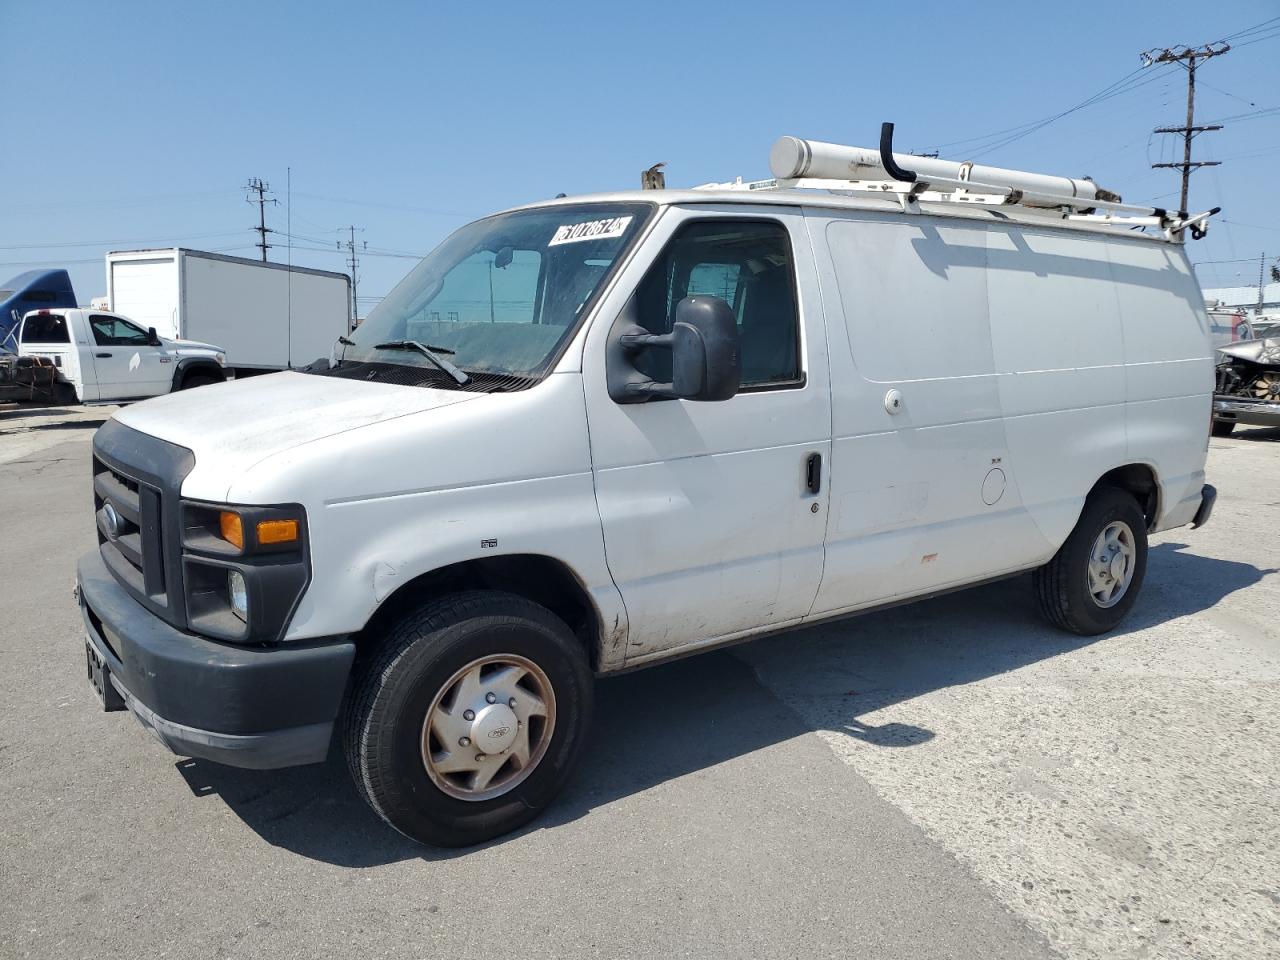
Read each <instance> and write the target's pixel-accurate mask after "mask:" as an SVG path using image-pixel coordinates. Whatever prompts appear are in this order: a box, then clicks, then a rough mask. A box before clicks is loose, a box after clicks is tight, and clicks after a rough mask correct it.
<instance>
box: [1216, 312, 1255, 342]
mask: <svg viewBox="0 0 1280 960" xmlns="http://www.w3.org/2000/svg"><path fill="white" fill-rule="evenodd" d="M1208 314H1209V341H1210V343H1211V344H1212V345H1213V346H1215V347H1225V346H1227V344H1230V343H1238V342H1239V341H1241V340H1252V339H1254V337H1255V336H1259V334H1256V333H1255V332H1254V330H1253V327H1252V326H1251V325H1250V323H1249V320H1248V318H1247V317H1245V315H1244V311H1242V310H1232V309H1229V308H1226V307H1222V306H1217V305H1215V306H1211V307H1209V308H1208Z"/></svg>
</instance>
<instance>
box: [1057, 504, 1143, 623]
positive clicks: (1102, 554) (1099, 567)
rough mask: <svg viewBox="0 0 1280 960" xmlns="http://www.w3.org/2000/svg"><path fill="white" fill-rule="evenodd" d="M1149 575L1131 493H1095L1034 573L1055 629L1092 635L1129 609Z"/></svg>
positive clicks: (1139, 519)
mask: <svg viewBox="0 0 1280 960" xmlns="http://www.w3.org/2000/svg"><path fill="white" fill-rule="evenodd" d="M1146 572H1147V523H1146V518H1145V517H1144V516H1143V515H1142V511H1141V510H1140V509H1139V508H1138V503H1137V501H1136V500H1135V499H1134V498H1133V496H1132V494H1129V493H1127V492H1125V491H1124V490H1119V489H1117V488H1115V487H1103V488H1101V489H1099V490H1095V491H1094V492H1093V493H1092V494H1090V495H1089V498H1088V499H1087V500H1086V501H1085V504H1084V510H1082V511H1081V513H1080V519H1079V521H1077V523H1076V526H1075V529H1074V530H1072V531H1071V535H1070V536H1069V537H1067V541H1066V543H1064V544H1063V545H1062V548H1061V549H1060V550H1058V552H1057V553H1056V554H1055V555H1054V557H1053V559H1052V560H1050V561H1049V562H1048V563H1046V564H1045V565H1044V566H1043V567H1041V568H1040V569H1039V570H1037V571H1036V572H1035V574H1034V581H1035V589H1036V598H1037V600H1038V601H1039V605H1040V611H1041V613H1043V614H1044V616H1045V617H1046V619H1048V620H1049V622H1050V623H1052V624H1053V625H1054V626H1056V627H1061V628H1062V629H1063V630H1069V631H1071V632H1072V633H1078V634H1080V635H1081V636H1086V637H1092V636H1096V635H1098V634H1100V633H1106V632H1107V631H1108V630H1111V629H1113V628H1114V627H1115V626H1116V625H1117V624H1118V623H1119V622H1120V621H1121V620H1123V619H1124V616H1125V614H1127V613H1128V612H1129V608H1130V607H1132V606H1133V604H1134V601H1135V600H1136V599H1137V597H1138V591H1139V590H1140V589H1141V588H1142V580H1143V577H1144V576H1145V575H1146Z"/></svg>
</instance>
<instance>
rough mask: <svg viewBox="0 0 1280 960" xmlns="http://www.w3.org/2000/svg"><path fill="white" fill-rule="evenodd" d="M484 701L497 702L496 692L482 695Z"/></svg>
mask: <svg viewBox="0 0 1280 960" xmlns="http://www.w3.org/2000/svg"><path fill="white" fill-rule="evenodd" d="M484 702H485V703H497V702H498V695H497V694H496V693H486V694H485V695H484Z"/></svg>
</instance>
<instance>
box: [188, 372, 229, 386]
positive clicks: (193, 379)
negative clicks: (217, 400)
mask: <svg viewBox="0 0 1280 960" xmlns="http://www.w3.org/2000/svg"><path fill="white" fill-rule="evenodd" d="M221 382H222V381H221V380H219V379H218V378H217V377H215V376H213V375H212V374H208V373H190V374H187V376H185V377H183V378H182V385H181V386H180V387H178V389H179V390H191V389H194V388H195V387H207V386H208V385H209V384H211V383H221Z"/></svg>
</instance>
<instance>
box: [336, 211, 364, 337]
mask: <svg viewBox="0 0 1280 960" xmlns="http://www.w3.org/2000/svg"><path fill="white" fill-rule="evenodd" d="M357 230H359V231H360V232H361V233H364V227H357V226H354V225H353V226H349V227H347V231H348V234H349V237H350V239H348V240H339V241H338V249H339V250H341V249H342V248H343V247H346V249H347V253H348V259H347V266H348V267H350V268H351V322H352V323H355V322H357V321H359V319H360V307H359V303H360V301H359V300H358V299H356V271H357V270H358V269H359V267H360V259H359V257H357V256H356V250H357V246H356V231H357ZM368 246H369V242H368V241H367V240H366V241H363V242H362V243H361V245H360V247H359V249H366V248H367V247H368Z"/></svg>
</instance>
